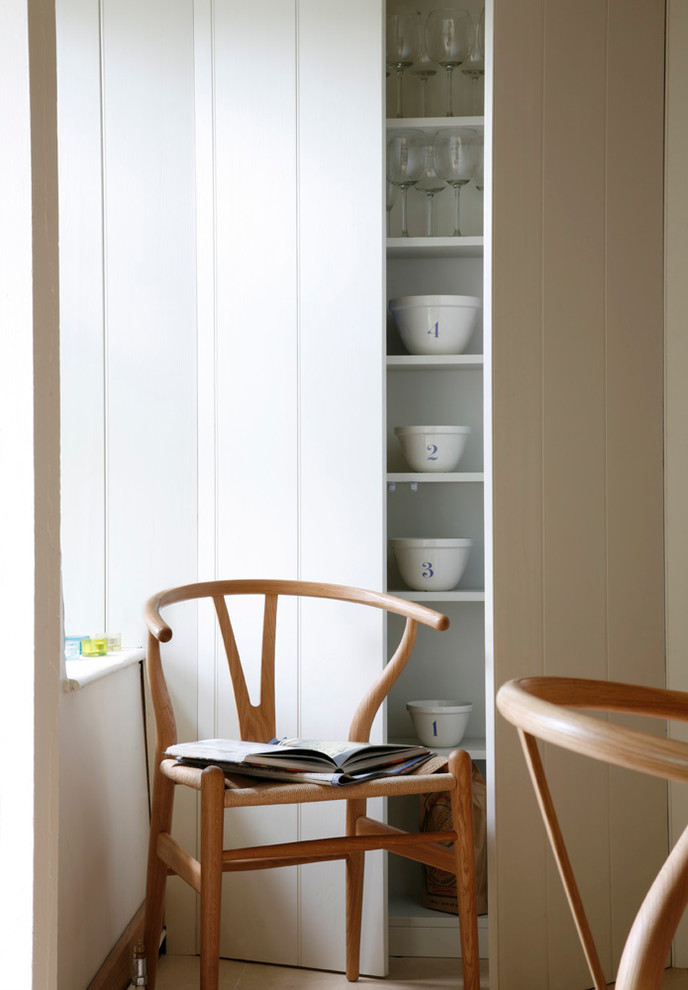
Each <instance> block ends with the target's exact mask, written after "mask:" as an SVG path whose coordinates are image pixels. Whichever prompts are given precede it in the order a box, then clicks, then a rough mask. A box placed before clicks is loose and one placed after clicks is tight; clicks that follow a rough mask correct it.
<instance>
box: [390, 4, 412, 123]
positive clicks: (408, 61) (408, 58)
mask: <svg viewBox="0 0 688 990" xmlns="http://www.w3.org/2000/svg"><path fill="white" fill-rule="evenodd" d="M419 44H420V22H419V19H418V14H403V13H392V14H387V58H386V62H387V68H388V69H389V70H392V69H394V71H395V72H396V74H397V111H396V116H397V117H403V116H404V113H403V108H402V79H403V75H404V71H405V70H406V69H408V67H409V66H410V65H413V63H414V61H415V58H416V56H417V55H418V46H419Z"/></svg>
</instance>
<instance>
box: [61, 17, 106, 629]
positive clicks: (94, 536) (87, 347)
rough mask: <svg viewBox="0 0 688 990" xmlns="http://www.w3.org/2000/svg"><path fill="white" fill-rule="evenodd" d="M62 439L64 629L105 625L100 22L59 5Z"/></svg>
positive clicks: (96, 627)
mask: <svg viewBox="0 0 688 990" xmlns="http://www.w3.org/2000/svg"><path fill="white" fill-rule="evenodd" d="M55 17H56V29H57V78H58V89H57V93H58V103H57V113H58V129H59V142H58V155H59V159H58V167H59V190H58V195H59V228H60V385H61V387H60V394H61V409H60V418H61V423H60V434H61V477H60V484H61V492H62V498H61V507H60V508H61V514H62V519H61V531H62V546H63V552H62V583H63V589H64V601H65V632H66V633H67V634H68V635H84V634H85V635H91V634H92V633H97V632H98V631H99V630H100V629H102V628H103V627H104V625H105V471H104V453H105V432H104V422H105V410H104V398H103V396H104V375H103V368H104V365H103V358H104V355H103V315H104V314H103V279H104V273H103V224H102V206H103V202H102V156H101V85H100V83H101V80H100V21H99V17H98V8H97V6H94V5H93V4H92V3H90V2H89V0H57V3H56V4H55Z"/></svg>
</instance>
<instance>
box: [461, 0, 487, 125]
mask: <svg viewBox="0 0 688 990" xmlns="http://www.w3.org/2000/svg"><path fill="white" fill-rule="evenodd" d="M461 72H462V73H463V74H464V76H468V77H469V79H472V80H473V85H472V86H471V89H472V90H473V99H472V110H473V113H474V114H477V113H480V80H481V79H482V77H483V76H484V75H485V10H484V9H483V11H482V13H481V15H480V17H479V19H478V21H477V23H476V24H474V25H473V41H472V43H471V47H470V50H469V52H468V55H467V57H466V61H465V62H463V64H462V65H461Z"/></svg>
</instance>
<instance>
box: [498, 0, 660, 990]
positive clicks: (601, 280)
mask: <svg viewBox="0 0 688 990" xmlns="http://www.w3.org/2000/svg"><path fill="white" fill-rule="evenodd" d="M526 8H527V9H526ZM626 14H627V11H626V10H625V7H624V10H623V11H622V5H617V4H616V3H615V2H614V0H613V2H612V3H611V4H610V5H609V9H608V8H607V5H600V4H599V3H597V2H592V0H590V2H587V3H584V4H582V5H576V7H575V9H574V8H570V9H569V6H568V5H566V4H564V3H562V2H560V0H548V2H546V3H544V4H543V5H542V6H541V7H539V8H538V9H533V5H519V9H518V11H516V10H513V9H506V5H502V4H500V3H497V5H496V11H495V122H494V143H495V165H494V177H495V182H494V216H495V224H494V242H495V251H494V286H495V289H494V328H493V341H494V342H493V346H494V369H495V370H494V394H495V399H494V419H495V435H494V448H495V465H494V469H495V495H494V511H495V681H496V685H497V687H498V686H499V685H500V684H501V683H503V681H505V680H506V679H508V678H509V677H514V676H519V675H521V674H524V673H535V674H537V673H539V672H541V671H542V670H543V669H544V670H545V672H546V673H548V674H569V675H577V676H589V677H600V678H605V677H608V676H614V677H616V678H617V679H628V680H633V679H635V680H647V681H655V682H661V676H662V658H663V641H662V626H661V614H662V603H661V594H662V586H661V573H660V574H659V578H660V579H659V580H658V570H657V568H658V566H659V567H660V568H661V559H662V538H661V531H662V507H661V463H660V462H659V461H658V460H657V457H658V452H661V416H662V397H661V388H658V376H659V377H660V378H661V339H659V338H658V336H657V333H656V332H655V331H654V328H656V327H659V326H661V318H662V314H661V299H660V298H658V295H657V279H656V274H657V270H658V267H657V266H658V264H659V263H660V262H661V251H660V249H659V247H658V244H657V239H656V231H657V228H658V225H660V224H661V200H660V199H659V198H658V195H657V189H658V185H657V184H658V183H660V184H661V164H660V163H661V140H662V138H661V101H660V103H659V105H657V102H656V100H657V93H658V90H659V91H661V66H660V63H659V61H658V59H661V31H662V27H661V20H662V19H661V11H660V12H658V11H657V9H656V4H653V3H644V4H639V5H637V9H636V10H635V11H634V12H633V16H626ZM648 22H649V24H648ZM541 30H543V31H544V46H545V47H544V63H543V61H542V59H541V58H540V53H538V51H537V50H536V51H535V52H533V51H532V49H531V45H532V44H533V39H534V37H535V39H537V38H538V37H539V35H540V31H541ZM658 42H659V48H658V47H657V45H658ZM648 44H649V45H650V47H651V49H652V51H651V55H650V61H651V64H652V65H654V66H655V70H656V71H655V73H654V74H653V76H652V81H651V83H650V84H649V86H646V89H645V90H644V92H643V96H642V98H641V99H639V100H637V101H635V102H634V100H633V96H632V95H631V97H630V99H629V93H631V94H633V93H634V89H633V88H632V85H631V84H632V83H633V82H634V83H635V87H636V89H637V88H639V87H640V86H641V85H642V83H640V82H639V81H638V78H637V77H638V73H637V65H638V63H639V54H638V53H639V52H642V51H643V48H644V46H647V45H648ZM514 53H517V56H516V54H514ZM530 56H532V57H530ZM516 57H518V61H517V63H516V61H515V60H516ZM582 58H583V61H584V69H583V71H581V67H582V64H583V62H582ZM539 87H543V93H544V97H539V96H538V95H537V94H539V93H540V90H539ZM629 87H631V88H630V89H629ZM514 93H518V94H519V96H520V99H519V113H518V115H516V117H515V118H514V117H513V116H512V117H511V118H510V117H509V109H510V108H512V107H513V97H514ZM524 94H526V95H527V97H529V98H528V99H524V98H523V97H524ZM534 96H535V98H534ZM638 106H642V107H643V110H644V112H645V113H654V115H655V120H654V125H653V126H652V127H650V128H648V129H643V128H642V127H641V128H640V130H641V131H642V134H640V132H639V122H638V119H637V107H638ZM634 115H635V122H633V117H634ZM633 123H634V124H635V131H634V130H633ZM634 135H635V139H634V140H633V136H634ZM629 144H630V145H631V147H630V148H629ZM633 147H635V148H640V149H641V150H642V153H643V155H644V156H646V157H644V158H642V159H640V158H638V160H637V161H636V163H635V165H634V168H636V169H641V168H642V169H644V171H645V175H644V178H643V180H642V182H639V181H638V174H637V171H636V172H634V171H633V168H631V169H629V168H628V164H629V158H630V159H631V160H632V151H633ZM613 170H616V171H618V172H620V171H624V170H626V172H625V173H624V176H623V181H620V182H616V180H615V179H613V178H612V177H611V173H612V171H613ZM628 172H630V174H626V173H628ZM648 182H649V193H648V195H647V196H646V197H645V196H644V194H643V193H640V192H639V191H638V187H639V186H642V187H643V188H644V186H645V184H647V183H648ZM612 184H613V188H612ZM634 184H635V200H633V199H631V198H630V196H631V190H632V188H633V187H634ZM641 195H642V196H643V204H642V211H643V212H642V215H643V216H644V217H645V225H646V226H647V227H648V228H651V233H650V236H649V237H648V238H644V237H638V231H637V229H636V228H634V227H633V226H632V225H633V221H634V214H635V213H636V212H637V211H636V209H635V206H634V204H635V203H637V199H638V197H639V196H641ZM517 235H518V236H519V237H520V240H519V247H520V250H513V251H511V252H509V253H507V252H506V251H505V250H504V246H505V245H506V244H508V243H509V239H510V238H511V237H514V236H517ZM531 238H533V239H535V238H538V243H537V244H535V245H533V243H532V240H531ZM534 266H539V267H534ZM536 272H537V274H538V275H539V277H540V281H539V282H538V279H537V278H536V277H535V275H536ZM629 282H630V283H632V284H635V285H637V286H638V293H637V294H638V296H639V297H640V296H642V299H643V301H642V303H641V304H639V305H632V303H631V302H630V300H629V298H628V296H629V294H628V284H629ZM536 328H537V329H536ZM636 335H637V337H638V343H637V346H636V340H635V336H636ZM629 339H630V340H632V342H633V346H632V347H631V348H629V347H628V342H629ZM629 350H630V351H631V352H632V353H628V351H629ZM646 369H647V370H648V376H647V377H646V376H645V374H644V372H645V370H646ZM540 407H541V408H540ZM523 428H526V429H527V430H528V431H529V432H528V433H527V434H526V438H527V439H526V440H521V442H520V444H519V446H518V448H517V450H518V452H519V453H521V455H522V456H520V457H518V456H514V454H515V452H516V451H515V450H514V449H513V447H512V446H510V444H513V438H514V434H515V435H516V436H518V435H519V433H518V432H517V431H520V430H521V429H523ZM636 436H637V437H638V441H639V447H637V448H636V447H635V446H634V438H635V437H636ZM639 450H642V451H643V452H644V456H645V458H646V460H647V462H648V467H647V471H646V472H643V471H642V470H639V464H638V457H637V453H638V451H639ZM506 493H509V495H511V496H512V497H511V498H509V497H508V496H507V495H506ZM529 493H530V495H531V499H530V501H528V503H527V505H528V508H527V509H526V510H525V511H524V509H523V506H522V502H523V499H524V497H527V496H528V494H529ZM658 496H659V497H658ZM516 513H518V514H516ZM639 514H640V515H641V516H642V520H641V524H642V528H643V532H642V535H641V537H640V538H639V539H638V540H635V541H633V543H631V541H630V540H629V539H628V534H629V532H633V531H634V530H637V529H638V515H639ZM516 521H518V523H519V525H518V526H515V525H514V523H515V522H516ZM529 551H530V554H529ZM537 552H540V557H539V558H538V556H537ZM646 601H647V602H648V608H649V615H648V621H647V622H644V621H643V613H644V603H645V602H646ZM641 627H642V628H641ZM543 639H544V646H543V645H542V640H543ZM524 644H530V645H531V652H530V655H528V652H524V650H523V646H524ZM543 653H544V659H543ZM627 656H628V662H627V660H626V657H627ZM648 657H649V665H648V659H647V658H648ZM524 663H525V666H524ZM657 678H659V679H660V680H659V681H657V680H656V679H657ZM515 752H516V747H515V737H514V736H513V734H510V733H509V732H508V731H503V729H502V728H500V725H499V723H498V725H497V755H496V760H497V767H496V773H497V781H496V789H497V807H496V831H497V869H498V872H499V876H498V897H499V900H498V905H497V910H498V919H497V934H498V938H499V950H498V952H499V956H498V963H499V978H498V985H499V987H500V990H503V988H504V987H508V988H512V987H513V988H514V990H520V988H521V987H524V986H528V987H529V990H531V988H540V987H541V988H542V990H545V988H547V990H555V988H557V990H567V988H570V990H573V988H575V987H579V988H581V990H582V988H583V987H587V986H589V985H590V977H589V975H587V968H586V966H585V963H584V960H583V956H582V952H581V949H580V947H579V946H578V942H577V937H576V935H575V933H574V930H573V924H572V921H571V919H570V914H569V911H568V908H567V906H566V904H565V901H564V897H563V893H562V891H561V886H560V881H559V879H558V877H557V875H556V872H555V868H554V865H553V861H552V859H551V857H550V855H549V853H548V852H545V839H544V831H543V830H542V827H541V826H539V825H538V824H537V822H536V819H537V817H538V816H537V813H536V812H535V811H534V810H532V809H533V808H534V805H533V803H532V798H530V797H529V796H528V795H526V793H525V791H526V790H529V788H530V785H529V784H526V785H524V791H523V792H520V791H519V787H518V783H519V779H522V777H519V775H518V771H517V770H516V771H515V769H514V760H515V755H514V754H515ZM517 759H521V757H520V754H519V756H518V757H517ZM547 766H548V770H549V772H550V773H551V774H552V778H553V779H552V787H553V791H554V794H555V800H556V801H558V802H559V805H558V807H559V812H560V815H561V820H562V827H563V829H564V833H565V835H566V837H567V840H568V842H569V848H570V854H571V858H572V860H573V863H574V867H575V868H576V870H577V874H578V879H579V883H580V886H581V891H582V895H583V898H584V901H585V904H586V907H587V909H588V913H589V916H590V921H591V924H592V927H593V930H594V932H595V936H596V938H597V941H598V947H599V950H600V955H601V958H602V960H603V963H604V965H605V966H606V967H609V969H610V970H611V966H612V962H613V957H614V955H615V951H616V949H617V947H618V945H619V944H620V941H622V940H623V938H624V937H625V931H622V929H623V924H624V922H625V911H624V906H625V905H626V904H627V903H628V902H629V900H630V899H631V898H632V897H633V896H635V897H636V898H637V897H639V896H640V894H641V893H642V891H643V888H644V886H645V885H646V876H645V875H643V874H647V872H648V870H651V869H652V868H654V863H655V861H656V858H657V857H658V856H660V855H661V852H662V848H663V846H662V834H661V829H659V828H658V822H659V820H660V818H661V816H662V815H665V813H666V809H665V803H664V801H663V797H662V794H661V793H659V792H658V791H657V788H654V790H653V789H652V787H650V788H649V789H648V788H647V787H645V786H644V785H643V786H642V787H640V788H639V787H638V784H637V781H634V780H632V779H631V778H630V776H628V777H623V778H622V777H620V776H619V775H614V776H613V777H611V775H610V773H609V771H608V770H607V769H606V768H604V767H602V766H595V765H593V764H590V763H589V762H587V761H582V760H580V759H578V758H576V757H575V756H571V755H565V754H562V753H560V752H556V751H554V750H552V751H550V752H549V753H548V755H547ZM637 802H641V803H645V804H647V808H646V809H644V813H643V816H642V820H639V823H638V829H637V834H636V836H635V838H633V839H632V840H630V841H629V838H628V837H627V835H625V834H624V825H625V824H626V823H627V822H628V820H629V817H630V816H631V814H632V813H633V810H634V807H635V805H636V803H637ZM531 811H532V814H530V812H531ZM645 812H646V813H645ZM636 814H637V812H636ZM591 816H592V817H593V824H592V826H591V825H589V824H588V821H589V819H590V817H591ZM629 831H633V830H629ZM514 835H518V839H519V840H520V841H521V843H522V847H523V848H522V849H521V848H518V849H517V848H516V845H517V844H516V842H515V841H514V838H513V836H514ZM641 843H642V844H643V852H642V856H643V859H644V861H645V863H647V864H652V865H648V866H644V867H643V869H642V870H638V869H637V866H636V864H637V859H638V855H639V848H640V844H641ZM645 846H647V849H646V848H645ZM545 863H546V864H547V865H546V872H547V883H546V886H545V887H543V884H542V873H543V872H544V871H545V865H544V864H545ZM515 864H517V865H515ZM526 869H527V870H528V871H529V872H530V873H531V875H529V876H528V877H527V878H526V883H527V890H528V897H527V898H524V896H523V891H524V889H526V888H525V887H524V872H525V870H526ZM610 888H611V891H612V893H610ZM491 921H492V922H494V918H491ZM539 940H544V941H546V942H547V945H546V946H545V948H544V950H542V951H543V954H542V955H536V952H537V946H538V942H539ZM543 956H544V960H543Z"/></svg>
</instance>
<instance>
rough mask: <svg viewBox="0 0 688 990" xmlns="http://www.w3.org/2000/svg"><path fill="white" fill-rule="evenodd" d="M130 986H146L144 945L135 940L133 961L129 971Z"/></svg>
mask: <svg viewBox="0 0 688 990" xmlns="http://www.w3.org/2000/svg"><path fill="white" fill-rule="evenodd" d="M129 986H130V988H131V987H147V986H148V976H147V974H146V947H145V946H144V945H143V943H142V942H137V943H136V945H135V946H134V961H133V966H132V973H131V983H130V984H129Z"/></svg>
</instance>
